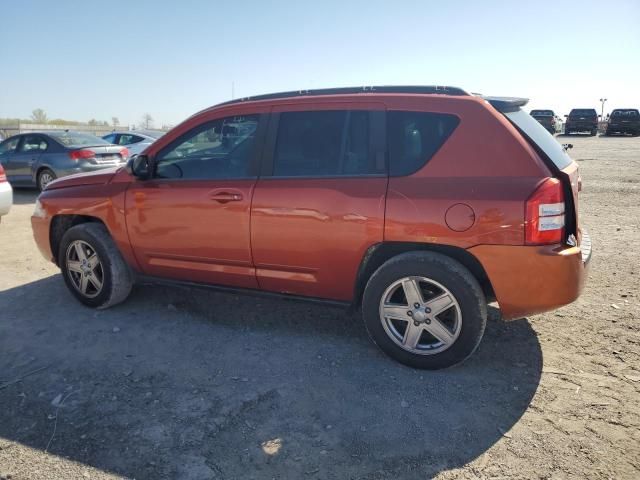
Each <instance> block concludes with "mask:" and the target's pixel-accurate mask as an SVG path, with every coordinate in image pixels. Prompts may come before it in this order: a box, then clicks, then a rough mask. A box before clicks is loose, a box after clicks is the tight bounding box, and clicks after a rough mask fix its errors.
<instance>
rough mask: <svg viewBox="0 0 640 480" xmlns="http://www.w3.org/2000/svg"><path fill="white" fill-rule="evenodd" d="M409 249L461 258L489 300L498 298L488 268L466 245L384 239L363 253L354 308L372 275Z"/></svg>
mask: <svg viewBox="0 0 640 480" xmlns="http://www.w3.org/2000/svg"><path fill="white" fill-rule="evenodd" d="M407 252H437V253H440V254H443V255H446V256H448V257H450V258H452V259H453V260H456V261H458V262H459V263H460V264H462V266H464V267H465V268H466V269H467V270H469V271H470V272H471V274H472V275H473V276H474V277H475V278H476V280H477V281H478V283H479V284H480V286H481V287H482V290H483V292H484V294H485V296H486V298H487V300H488V301H494V300H495V298H496V296H495V292H494V290H493V286H492V285H491V281H490V280H489V276H488V275H487V272H486V271H485V269H484V267H483V266H482V264H481V263H480V261H479V260H478V259H477V258H476V257H475V256H474V255H473V254H471V253H469V252H468V251H467V250H465V249H464V248H460V247H453V246H451V245H440V244H431V243H419V242H381V243H376V244H374V245H371V246H370V247H369V248H368V249H367V251H366V252H365V253H364V255H363V257H362V261H361V262H360V267H359V268H358V273H357V275H356V282H355V286H354V295H353V302H352V308H359V307H360V305H361V302H362V295H363V294H364V289H365V287H366V285H367V282H368V281H369V278H370V277H371V275H373V273H374V272H375V271H376V270H377V269H378V268H379V267H380V266H381V265H382V264H383V263H384V262H386V261H387V260H389V259H390V258H393V257H395V256H396V255H400V254H402V253H407Z"/></svg>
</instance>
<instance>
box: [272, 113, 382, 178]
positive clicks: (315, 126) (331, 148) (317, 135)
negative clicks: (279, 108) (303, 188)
mask: <svg viewBox="0 0 640 480" xmlns="http://www.w3.org/2000/svg"><path fill="white" fill-rule="evenodd" d="M371 157H372V156H371V155H370V154H369V114H368V112H367V111H363V110H354V111H347V110H330V111H314V112H287V113H281V114H280V121H279V124H278V137H277V141H276V150H275V155H274V160H273V162H274V164H273V175H274V176H293V177H317V176H355V175H367V174H376V173H384V171H377V170H376V166H375V164H374V162H373V161H372V158H371Z"/></svg>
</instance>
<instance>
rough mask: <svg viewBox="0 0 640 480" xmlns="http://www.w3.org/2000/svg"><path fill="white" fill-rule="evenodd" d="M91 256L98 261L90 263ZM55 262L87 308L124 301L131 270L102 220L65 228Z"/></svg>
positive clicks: (68, 286) (75, 294)
mask: <svg viewBox="0 0 640 480" xmlns="http://www.w3.org/2000/svg"><path fill="white" fill-rule="evenodd" d="M80 253H83V254H84V257H85V259H86V260H87V261H86V262H84V263H83V257H82V255H81V254H80ZM93 254H96V255H97V257H93ZM92 258H96V259H97V260H94V261H93V262H92V260H91V259H92ZM92 264H93V265H92ZM58 265H59V266H60V269H61V270H62V276H63V278H64V281H65V283H66V284H67V288H68V289H69V290H70V291H71V293H72V294H73V295H74V296H75V297H76V298H77V299H78V300H79V301H80V302H82V303H84V304H85V305H87V306H89V307H93V308H99V309H103V308H108V307H111V306H113V305H117V304H118V303H121V302H123V301H124V300H125V299H126V298H127V297H128V296H129V293H131V288H132V286H133V275H132V273H131V270H130V269H129V266H128V265H127V264H126V262H125V261H124V259H123V258H122V255H121V254H120V252H119V251H118V248H117V247H116V245H115V243H114V242H113V239H112V238H111V236H110V235H109V232H108V231H107V228H106V227H105V226H104V225H103V224H101V223H95V222H91V223H82V224H80V225H76V226H75V227H71V228H70V229H69V230H67V231H66V232H65V234H64V235H63V236H62V240H61V242H60V248H59V250H58ZM87 273H89V275H86V274H87ZM83 279H84V283H83ZM98 284H100V288H98ZM83 285H84V292H83V291H82V290H83V289H82V287H83Z"/></svg>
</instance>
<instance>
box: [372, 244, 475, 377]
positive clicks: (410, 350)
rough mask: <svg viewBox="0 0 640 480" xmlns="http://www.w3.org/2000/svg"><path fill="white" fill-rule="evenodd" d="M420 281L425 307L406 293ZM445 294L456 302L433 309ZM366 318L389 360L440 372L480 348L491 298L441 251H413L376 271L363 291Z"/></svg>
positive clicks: (463, 269) (470, 275)
mask: <svg viewBox="0 0 640 480" xmlns="http://www.w3.org/2000/svg"><path fill="white" fill-rule="evenodd" d="M416 281H417V282H416ZM399 282H402V283H399ZM414 282H416V283H414ZM416 284H417V285H419V286H420V289H421V294H420V296H421V297H422V298H420V299H419V301H421V302H422V305H420V307H419V308H416V307H415V304H414V305H413V308H412V306H411V302H410V301H408V298H407V297H408V296H407V293H406V292H407V290H409V291H412V290H411V288H412V287H411V285H416ZM425 294H426V295H425ZM412 295H413V294H412ZM446 296H449V297H450V298H452V299H453V301H454V303H452V304H451V305H449V306H448V307H447V308H446V309H445V310H443V311H442V313H436V314H434V313H432V311H431V310H430V309H429V306H432V307H433V311H435V309H436V305H437V304H435V303H433V302H432V300H433V298H438V297H439V298H440V299H443V298H444V297H446ZM416 298H417V297H416ZM439 301H440V300H439ZM445 303H446V302H445ZM416 304H417V303H416ZM405 309H406V311H405ZM383 311H384V312H390V315H389V316H387V315H383V314H382V312H383ZM409 311H412V313H411V316H409V314H408V313H407V312H409ZM405 315H406V316H405ZM362 316H363V320H364V323H365V326H366V328H367V331H368V333H369V336H370V337H371V339H372V340H373V342H374V343H375V344H376V345H377V346H378V347H379V348H380V349H381V350H382V351H383V352H385V353H386V354H387V355H389V356H390V357H391V358H393V359H394V360H397V361H398V362H400V363H403V364H404V365H407V366H410V367H414V368H420V369H428V370H437V369H441V368H447V367H451V366H453V365H456V364H459V363H461V362H462V361H464V360H465V359H467V358H468V357H469V356H470V355H471V354H472V353H473V352H474V351H475V350H476V348H477V347H478V345H479V344H480V340H481V339H482V335H483V333H484V329H485V325H486V323H487V302H486V299H485V296H484V293H483V292H482V288H481V287H480V285H479V284H478V281H477V280H476V279H475V277H474V276H473V275H472V274H471V273H470V272H469V271H468V270H467V269H466V268H464V267H463V266H462V265H461V264H460V263H458V262H457V261H455V260H453V259H451V258H450V257H447V256H445V255H442V254H439V253H433V252H409V253H403V254H401V255H398V256H396V257H393V258H391V259H390V260H388V261H387V262H385V263H384V264H383V265H382V266H380V268H378V269H377V270H376V271H375V272H374V273H373V275H372V276H371V278H370V279H369V281H368V282H367V286H366V288H365V291H364V296H363V300H362ZM409 319H411V320H409ZM403 326H404V329H403ZM443 326H444V328H445V329H446V331H443V330H442V327H443ZM408 328H411V330H410V331H407V329H408ZM418 331H419V333H415V332H418ZM425 332H426V333H425ZM431 332H436V334H437V335H438V337H436V336H434V335H432V334H431ZM410 337H412V338H413V340H412V339H411V338H410ZM443 338H446V339H447V341H444V340H442V339H443ZM412 344H413V345H412Z"/></svg>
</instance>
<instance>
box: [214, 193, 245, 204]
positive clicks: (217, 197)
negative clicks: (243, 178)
mask: <svg viewBox="0 0 640 480" xmlns="http://www.w3.org/2000/svg"><path fill="white" fill-rule="evenodd" d="M209 198H210V199H211V200H213V201H216V202H220V203H227V202H239V201H240V200H242V194H240V193H229V192H219V193H214V194H213V195H211V196H210V197H209Z"/></svg>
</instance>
